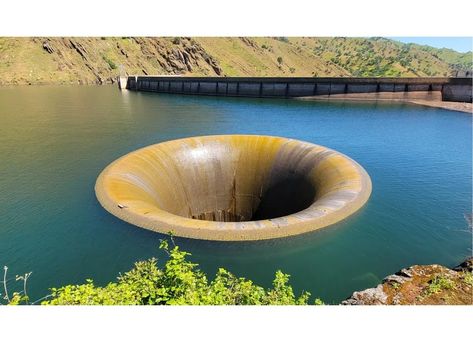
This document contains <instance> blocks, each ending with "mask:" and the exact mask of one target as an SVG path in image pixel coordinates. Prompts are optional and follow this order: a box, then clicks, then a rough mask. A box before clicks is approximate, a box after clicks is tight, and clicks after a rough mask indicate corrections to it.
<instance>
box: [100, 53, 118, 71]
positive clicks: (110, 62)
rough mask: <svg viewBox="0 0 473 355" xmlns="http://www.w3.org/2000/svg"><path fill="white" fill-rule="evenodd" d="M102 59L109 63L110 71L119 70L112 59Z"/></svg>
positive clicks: (103, 57)
mask: <svg viewBox="0 0 473 355" xmlns="http://www.w3.org/2000/svg"><path fill="white" fill-rule="evenodd" d="M102 59H103V60H105V61H106V62H107V64H108V66H109V67H110V69H112V70H113V69H117V65H116V64H115V63H114V62H113V61H112V60H111V59H110V58H107V57H106V56H102Z"/></svg>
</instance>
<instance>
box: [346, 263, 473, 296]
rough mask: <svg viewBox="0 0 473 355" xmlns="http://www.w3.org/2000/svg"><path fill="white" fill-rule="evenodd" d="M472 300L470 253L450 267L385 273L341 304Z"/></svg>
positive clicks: (414, 267) (422, 267)
mask: <svg viewBox="0 0 473 355" xmlns="http://www.w3.org/2000/svg"><path fill="white" fill-rule="evenodd" d="M437 304H442V305H470V304H473V257H470V258H468V259H467V260H465V261H464V262H463V263H461V264H460V265H458V266H457V267H455V268H453V269H449V268H447V267H445V266H441V265H437V264H434V265H414V266H411V267H409V268H407V269H402V270H400V271H398V272H397V273H395V274H393V275H389V276H387V277H386V278H385V279H384V280H383V282H382V283H381V284H379V285H378V286H377V287H375V288H369V289H367V290H364V291H358V292H354V293H353V294H352V295H351V297H350V298H348V299H346V300H345V301H343V302H342V305H437Z"/></svg>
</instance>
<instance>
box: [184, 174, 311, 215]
mask: <svg viewBox="0 0 473 355" xmlns="http://www.w3.org/2000/svg"><path fill="white" fill-rule="evenodd" d="M315 195H316V191H315V188H314V185H313V183H312V182H311V181H309V180H308V179H307V177H305V176H302V175H297V174H294V173H293V174H292V175H290V176H287V177H285V178H284V179H282V180H279V181H278V182H276V183H274V184H272V185H271V186H270V187H269V188H268V189H267V190H266V192H264V194H263V196H261V197H260V198H261V200H260V203H259V205H258V207H257V208H256V210H255V211H252V210H251V208H252V207H251V206H247V210H246V211H241V213H240V214H239V213H237V211H236V205H237V204H236V203H232V206H230V207H229V209H228V210H216V211H206V212H200V213H195V214H192V215H191V216H190V217H191V218H192V219H200V220H206V221H218V222H243V221H258V220H263V219H272V218H278V217H283V216H287V215H290V214H293V213H296V212H299V211H302V210H304V209H306V208H307V207H309V206H310V205H311V204H312V203H313V201H314V199H315ZM236 198H238V197H236ZM233 201H234V202H235V196H234V198H233Z"/></svg>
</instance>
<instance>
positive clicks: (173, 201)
mask: <svg viewBox="0 0 473 355" xmlns="http://www.w3.org/2000/svg"><path fill="white" fill-rule="evenodd" d="M95 191H96V195H97V198H98V200H99V201H100V203H101V205H102V206H103V207H104V208H105V209H106V210H108V211H109V212H110V213H112V214H113V215H115V216H117V217H119V218H121V219H123V220H125V221H127V222H129V223H132V224H135V225H137V226H140V227H143V228H146V229H150V230H153V231H157V232H161V233H166V232H170V231H172V232H173V233H174V234H175V235H177V236H183V237H189V238H197V239H207V240H220V241H245V240H260V239H271V238H279V237H288V236H294V235H298V234H302V233H306V232H310V231H315V230H318V229H320V228H323V227H326V226H329V225H331V224H334V223H336V222H338V221H340V220H342V219H344V218H346V217H348V216H349V215H351V214H353V213H354V212H355V211H357V210H358V209H359V208H361V207H362V206H363V205H364V204H365V203H366V201H367V200H368V198H369V196H370V193H371V180H370V178H369V175H368V174H367V173H366V171H365V170H364V169H363V168H362V167H361V166H360V165H359V164H358V163H356V162H355V161H353V160H352V159H350V158H348V157H347V156H345V155H343V154H341V153H338V152H336V151H334V150H331V149H329V148H326V147H323V146H319V145H316V144H312V143H308V142H303V141H299V140H294V139H288V138H282V137H272V136H257V135H219V136H202V137H191V138H185V139H178V140H173V141H168V142H163V143H159V144H155V145H151V146H148V147H145V148H142V149H140V150H137V151H134V152H131V153H129V154H127V155H125V156H123V157H121V158H119V159H118V160H116V161H115V162H113V163H111V164H110V165H109V166H108V167H107V168H105V170H104V171H103V172H102V173H101V174H100V176H99V177H98V179H97V182H96V186H95Z"/></svg>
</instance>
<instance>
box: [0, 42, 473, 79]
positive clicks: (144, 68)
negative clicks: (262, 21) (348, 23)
mask: <svg viewBox="0 0 473 355" xmlns="http://www.w3.org/2000/svg"><path fill="white" fill-rule="evenodd" d="M471 67H472V53H471V52H468V53H458V52H455V51H453V50H450V49H437V48H433V47H429V46H421V45H416V44H403V43H400V42H397V41H393V40H389V39H385V38H379V37H376V38H354V37H330V38H321V37H300V38H296V37H290V38H288V37H253V38H249V37H209V38H189V37H183V38H179V37H174V38H163V37H156V38H153V37H119V38H105V37H86V38H59V37H53V38H39V37H34V38H6V37H2V38H0V85H11V84H13V85H15V84H20V85H28V84H49V83H59V84H97V83H98V84H100V83H111V82H114V81H115V80H116V77H117V75H119V74H122V75H125V74H128V75H143V74H149V75H164V74H179V75H191V76H192V75H193V76H319V77H327V76H345V77H350V76H361V77H429V76H432V77H435V76H451V75H452V73H454V72H455V71H456V70H471Z"/></svg>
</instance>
